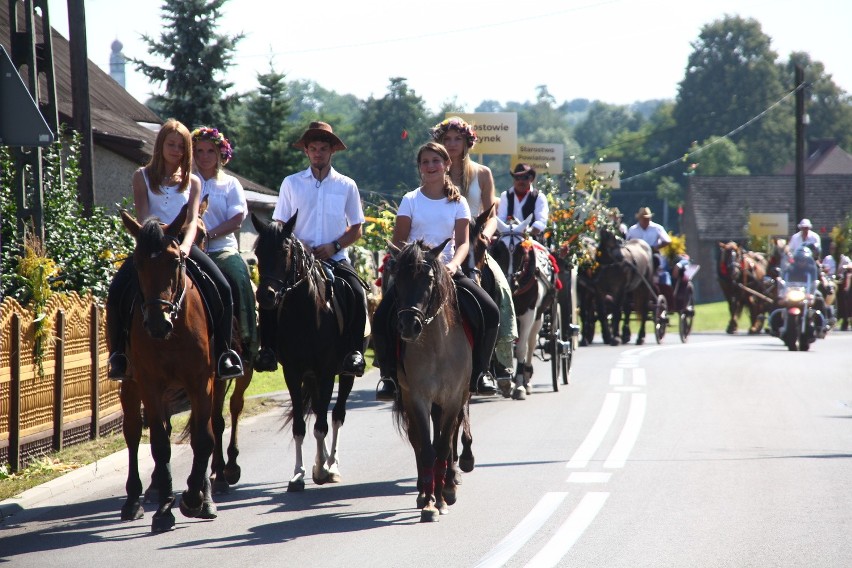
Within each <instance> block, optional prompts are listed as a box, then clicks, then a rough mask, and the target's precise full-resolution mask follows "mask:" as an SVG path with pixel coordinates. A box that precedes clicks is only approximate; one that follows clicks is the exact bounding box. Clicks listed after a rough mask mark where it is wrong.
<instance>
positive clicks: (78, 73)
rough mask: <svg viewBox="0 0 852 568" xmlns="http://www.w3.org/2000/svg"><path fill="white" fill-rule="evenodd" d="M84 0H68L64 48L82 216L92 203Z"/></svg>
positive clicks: (92, 186) (93, 185) (93, 175)
mask: <svg viewBox="0 0 852 568" xmlns="http://www.w3.org/2000/svg"><path fill="white" fill-rule="evenodd" d="M83 4H84V0H68V48H69V50H70V52H71V98H72V105H73V106H72V109H73V113H74V130H76V131H77V132H78V133H79V134H80V136H81V140H82V147H81V148H80V178H79V179H78V180H77V195H78V196H79V197H80V203H82V204H83V209H84V210H85V212H86V215H90V214H91V213H92V210H93V208H94V205H95V172H94V164H93V162H94V148H93V141H92V109H91V105H90V104H89V57H88V49H87V47H86V9H85V6H84V5H83Z"/></svg>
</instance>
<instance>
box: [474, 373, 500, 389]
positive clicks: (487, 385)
mask: <svg viewBox="0 0 852 568" xmlns="http://www.w3.org/2000/svg"><path fill="white" fill-rule="evenodd" d="M475 392H476V393H477V394H496V393H497V387H495V386H494V377H492V376H491V373H489V372H488V371H485V372H484V373H480V375H479V376H478V377H477V378H476V389H475Z"/></svg>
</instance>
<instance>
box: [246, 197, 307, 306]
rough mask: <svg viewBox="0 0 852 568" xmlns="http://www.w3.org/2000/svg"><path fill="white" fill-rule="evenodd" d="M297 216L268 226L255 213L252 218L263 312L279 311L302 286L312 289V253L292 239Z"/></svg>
mask: <svg viewBox="0 0 852 568" xmlns="http://www.w3.org/2000/svg"><path fill="white" fill-rule="evenodd" d="M298 216H299V212H298V211H296V212H295V213H293V216H292V217H290V219H289V220H287V221H286V222H281V221H271V222H269V223H266V222H264V221H263V220H261V219H260V218H258V217H257V216H256V215H255V214H254V213H252V215H251V220H252V224H254V227H255V229H257V240H256V241H255V244H254V252H255V256H256V257H257V269H258V272H259V274H260V282H259V283H258V286H257V294H256V297H257V303H258V305H259V306H260V307H261V309H265V310H269V309H272V308H275V307H277V306H278V304H279V303H280V302H281V301H282V299H283V298H284V296H286V295H287V294H288V293H289V292H290V291H291V290H293V289H294V288H295V287H296V286H298V285H299V284H301V283H302V282H307V283H308V285H309V286H312V285H313V282H312V279H311V278H309V276H310V274H311V272H312V269H313V266H314V256H313V253H312V252H311V251H310V249H308V248H306V247H305V245H303V244H302V242H301V241H300V240H299V239H297V238H295V237H294V236H293V227H295V226H296V219H297V218H298Z"/></svg>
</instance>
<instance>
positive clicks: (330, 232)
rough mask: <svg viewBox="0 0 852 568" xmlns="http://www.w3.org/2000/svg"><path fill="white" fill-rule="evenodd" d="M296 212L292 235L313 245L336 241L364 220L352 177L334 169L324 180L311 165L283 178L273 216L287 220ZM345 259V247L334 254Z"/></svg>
mask: <svg viewBox="0 0 852 568" xmlns="http://www.w3.org/2000/svg"><path fill="white" fill-rule="evenodd" d="M296 211H298V212H299V217H298V218H297V219H296V226H295V227H294V228H293V234H294V235H295V236H296V238H297V239H299V240H301V241H302V242H304V243H305V244H306V245H308V246H310V247H315V246H319V245H324V244H326V243H330V242H333V241H335V240H337V239H339V238H340V237H341V236H342V235H343V233H344V232H346V228H347V227H349V226H350V225H359V224H362V223H363V222H364V210H363V209H362V208H361V195H360V194H359V193H358V186H357V185H355V182H354V181H353V180H352V178H349V177H346V176H344V175H342V174H340V173H338V172H337V170H335V169H334V168H331V169H330V170H329V172H328V175H327V176H326V177H325V179H324V180H322V181H321V182H320V181H318V180H317V179H316V178H315V177H314V175H313V173H312V172H311V168H308V169H306V170H304V171H302V172H299V173H295V174H293V175H289V176H287V177H286V178H284V181H283V182H281V190H280V192H279V193H278V203H277V204H276V205H275V211H274V212H273V213H272V218H273V219H275V220H276V221H285V222H286V221H289V220H290V218H291V217H292V216H293V214H294V213H296ZM345 258H346V249H341V250H340V252H338V253H336V254H335V255H334V256H333V257H332V259H334V260H343V259H345Z"/></svg>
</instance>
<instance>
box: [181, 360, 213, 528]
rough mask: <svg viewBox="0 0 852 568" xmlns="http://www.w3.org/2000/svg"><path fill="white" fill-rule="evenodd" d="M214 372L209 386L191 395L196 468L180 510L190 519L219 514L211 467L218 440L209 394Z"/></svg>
mask: <svg viewBox="0 0 852 568" xmlns="http://www.w3.org/2000/svg"><path fill="white" fill-rule="evenodd" d="M212 382H213V377H212V373H211V376H210V377H208V378H207V385H205V386H204V387H203V388H201V389H199V392H196V393H195V394H194V396H193V395H190V397H191V401H192V412H191V413H190V417H189V418H190V422H189V424H190V446H191V447H192V468H191V469H190V471H189V476H188V477H187V478H186V490H185V491H184V492H183V495H182V496H181V499H180V511H181V513H183V516H185V517H189V518H201V519H215V518H216V517H217V516H218V513H217V511H216V504H215V503H214V502H213V498H212V490H211V488H210V478H209V477H208V475H207V468H208V466H209V462H210V456H211V455H212V453H213V446H214V439H213V430H212V428H211V422H212V421H211V418H212V412H213V399H212V397H211V396H210V395H208V394H207V388H208V386H209V387H213V385H212V384H211V383H212Z"/></svg>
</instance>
